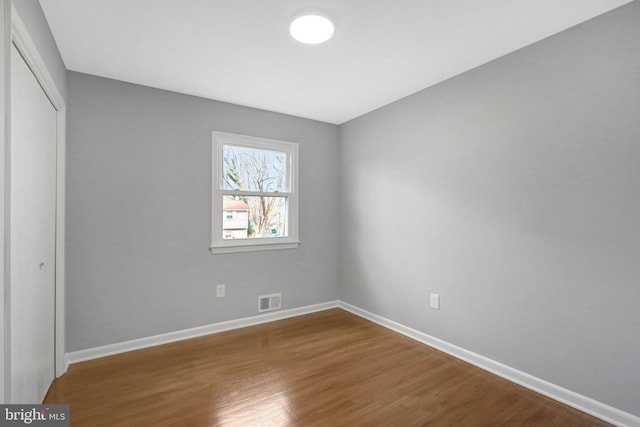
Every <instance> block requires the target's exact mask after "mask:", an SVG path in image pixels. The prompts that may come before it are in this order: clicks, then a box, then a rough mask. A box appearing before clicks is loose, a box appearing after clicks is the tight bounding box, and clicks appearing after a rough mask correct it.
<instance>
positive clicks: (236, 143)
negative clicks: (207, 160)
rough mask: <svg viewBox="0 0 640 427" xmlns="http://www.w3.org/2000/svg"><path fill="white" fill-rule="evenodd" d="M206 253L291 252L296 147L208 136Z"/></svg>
mask: <svg viewBox="0 0 640 427" xmlns="http://www.w3.org/2000/svg"><path fill="white" fill-rule="evenodd" d="M212 153H213V167H212V170H213V191H212V203H211V206H212V212H211V253H213V254H217V253H230V252H245V251H259V250H268V249H292V248H296V247H298V245H299V243H300V242H299V241H298V182H297V181H298V144H296V143H293V142H285V141H276V140H272V139H265V138H257V137H253V136H245V135H236V134H231V133H225V132H213V146H212Z"/></svg>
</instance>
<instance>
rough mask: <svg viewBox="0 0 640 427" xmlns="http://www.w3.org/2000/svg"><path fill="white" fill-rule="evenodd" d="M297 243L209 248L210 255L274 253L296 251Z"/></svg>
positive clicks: (298, 243)
mask: <svg viewBox="0 0 640 427" xmlns="http://www.w3.org/2000/svg"><path fill="white" fill-rule="evenodd" d="M298 246H300V242H298V241H293V242H292V241H288V242H271V243H247V244H242V245H228V246H211V247H210V248H209V251H211V255H218V254H234V253H239V252H257V251H275V250H281V249H297V248H298Z"/></svg>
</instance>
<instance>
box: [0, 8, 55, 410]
mask: <svg viewBox="0 0 640 427" xmlns="http://www.w3.org/2000/svg"><path fill="white" fill-rule="evenodd" d="M7 3H11V2H10V1H9V0H3V5H2V6H3V9H4V11H5V13H6V12H9V13H10V22H11V40H10V43H6V42H5V43H3V45H2V55H3V56H4V61H3V62H4V67H3V68H4V71H3V73H2V74H0V75H3V77H4V79H3V80H4V81H3V82H0V83H2V84H4V88H5V89H4V92H5V95H10V87H11V84H10V75H11V74H10V72H8V70H10V69H11V67H10V65H11V64H10V63H9V61H10V58H11V56H10V49H11V43H13V45H15V47H16V48H17V49H18V51H19V52H20V54H21V55H22V57H23V58H24V60H25V62H26V63H27V65H28V66H29V68H30V69H31V71H32V72H33V75H34V76H35V77H36V79H37V80H38V83H39V84H40V86H41V87H42V89H43V90H44V93H45V94H46V95H47V97H48V98H49V100H50V101H51V104H53V107H54V108H55V110H56V119H57V138H56V139H57V147H56V153H57V154H56V156H57V158H56V163H57V165H56V174H57V178H56V193H57V194H56V261H55V269H56V274H55V286H56V296H55V317H56V318H55V335H56V336H55V374H56V377H59V376H60V375H62V374H63V373H65V372H66V369H67V360H66V354H65V304H64V301H65V296H64V295H65V238H64V236H65V129H66V104H65V102H64V98H63V96H62V94H61V92H60V90H59V89H58V87H57V86H56V84H55V82H54V80H53V78H52V77H51V73H49V70H48V69H47V67H46V64H45V62H44V60H43V59H42V56H41V55H40V53H39V51H38V49H37V47H36V45H35V43H34V42H33V39H32V38H31V36H30V35H29V32H28V30H27V27H26V26H25V25H24V22H23V21H22V19H21V18H20V16H19V14H18V13H17V12H16V9H15V7H13V5H11V8H10V11H9V10H7V9H9V7H8V5H7ZM7 21H8V20H7V19H6V17H5V21H4V22H7ZM5 34H6V32H5ZM0 39H2V37H0ZM7 46H8V49H9V52H8V53H9V55H7V52H5V50H6V49H7ZM6 98H9V100H10V96H6V97H5V100H6ZM4 109H5V111H8V113H9V114H6V113H5V114H4V116H5V117H10V114H11V111H10V104H8V105H7V102H6V101H5V105H4ZM10 124H11V121H10V119H5V122H4V127H5V129H4V131H5V132H4V136H5V138H4V139H5V147H4V153H3V154H4V155H3V156H2V157H4V162H3V166H4V169H5V170H4V174H3V175H4V176H3V181H4V185H3V190H4V209H3V215H4V221H3V223H4V247H3V251H4V259H3V264H4V275H3V276H4V293H3V296H4V298H3V299H4V313H3V314H4V316H3V318H4V328H3V332H4V344H5V345H4V355H3V357H1V356H0V358H3V359H4V360H3V361H4V364H3V365H4V369H3V375H0V378H1V379H2V380H3V382H4V384H2V389H3V390H2V391H4V396H3V397H4V398H3V399H1V401H3V402H8V401H10V399H11V396H10V392H11V384H10V381H11V376H10V375H9V373H10V372H11V371H10V368H11V360H10V355H11V348H10V343H11V321H10V318H11V316H10V314H11V307H10V301H11V299H10V295H11V294H10V292H11V283H10V271H9V269H10V265H11V264H10V261H11V253H10V249H11V235H10V234H11V233H10V230H11V227H10V221H11V218H9V212H10V207H11V205H10V204H11V194H10V188H11V182H10V177H11V170H10V167H11V166H10V164H9V162H7V160H6V159H9V158H10V147H11V145H10V130H9V127H10ZM0 393H2V392H0ZM0 397H2V396H1V395H0Z"/></svg>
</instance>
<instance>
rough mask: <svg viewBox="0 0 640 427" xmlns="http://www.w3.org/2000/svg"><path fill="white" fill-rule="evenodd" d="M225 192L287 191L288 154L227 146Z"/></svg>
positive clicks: (224, 154) (224, 148)
mask: <svg viewBox="0 0 640 427" xmlns="http://www.w3.org/2000/svg"><path fill="white" fill-rule="evenodd" d="M222 173H223V176H222V178H223V179H222V189H223V190H244V191H260V192H278V191H279V192H288V191H289V190H288V180H287V153H285V152H282V151H271V150H260V149H256V148H246V147H237V146H234V145H224V146H223V147H222Z"/></svg>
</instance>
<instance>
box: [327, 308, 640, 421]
mask: <svg viewBox="0 0 640 427" xmlns="http://www.w3.org/2000/svg"><path fill="white" fill-rule="evenodd" d="M338 306H339V307H340V308H342V309H344V310H346V311H349V312H351V313H353V314H355V315H357V316H360V317H362V318H364V319H367V320H370V321H372V322H374V323H377V324H378V325H380V326H384V327H385V328H387V329H391V330H393V331H395V332H398V333H400V334H402V335H405V336H407V337H409V338H411V339H414V340H416V341H418V342H420V343H422V344H426V345H428V346H429V347H433V348H436V349H438V350H440V351H443V352H445V353H448V354H450V355H452V356H454V357H456V358H458V359H461V360H464V361H465V362H468V363H471V364H472V365H475V366H477V367H479V368H481V369H484V370H485V371H489V372H491V373H493V374H496V375H498V376H499V377H502V378H504V379H506V380H509V381H511V382H514V383H516V384H519V385H521V386H523V387H526V388H528V389H530V390H533V391H535V392H537V393H540V394H542V395H545V396H547V397H549V398H551V399H554V400H557V401H559V402H562V403H564V404H565V405H568V406H571V407H573V408H575V409H578V410H580V411H582V412H585V413H587V414H590V415H593V416H594V417H597V418H600V419H601V420H604V421H606V422H608V423H611V424H614V425H617V426H621V427H640V417H637V416H635V415H633V414H630V413H628V412H624V411H621V410H620V409H617V408H614V407H612V406H609V405H606V404H604V403H601V402H598V401H596V400H594V399H591V398H589V397H586V396H583V395H581V394H578V393H575V392H573V391H571V390H567V389H566V388H563V387H560V386H558V385H555V384H552V383H550V382H548V381H545V380H542V379H540V378H537V377H534V376H533V375H529V374H527V373H525V372H522V371H519V370H517V369H514V368H512V367H510V366H507V365H504V364H502V363H500V362H496V361H495V360H492V359H489V358H487V357H484V356H481V355H479V354H477V353H474V352H471V351H469V350H465V349H464V348H461V347H458V346H456V345H453V344H450V343H448V342H446V341H442V340H440V339H438V338H435V337H432V336H430V335H427V334H425V333H423V332H420V331H417V330H415V329H412V328H409V327H407V326H404V325H402V324H400V323H397V322H394V321H392V320H389V319H387V318H384V317H382V316H378V315H377V314H373V313H371V312H368V311H366V310H363V309H361V308H359V307H356V306H354V305H351V304H348V303H346V302H343V301H340V302H339V304H338Z"/></svg>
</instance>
